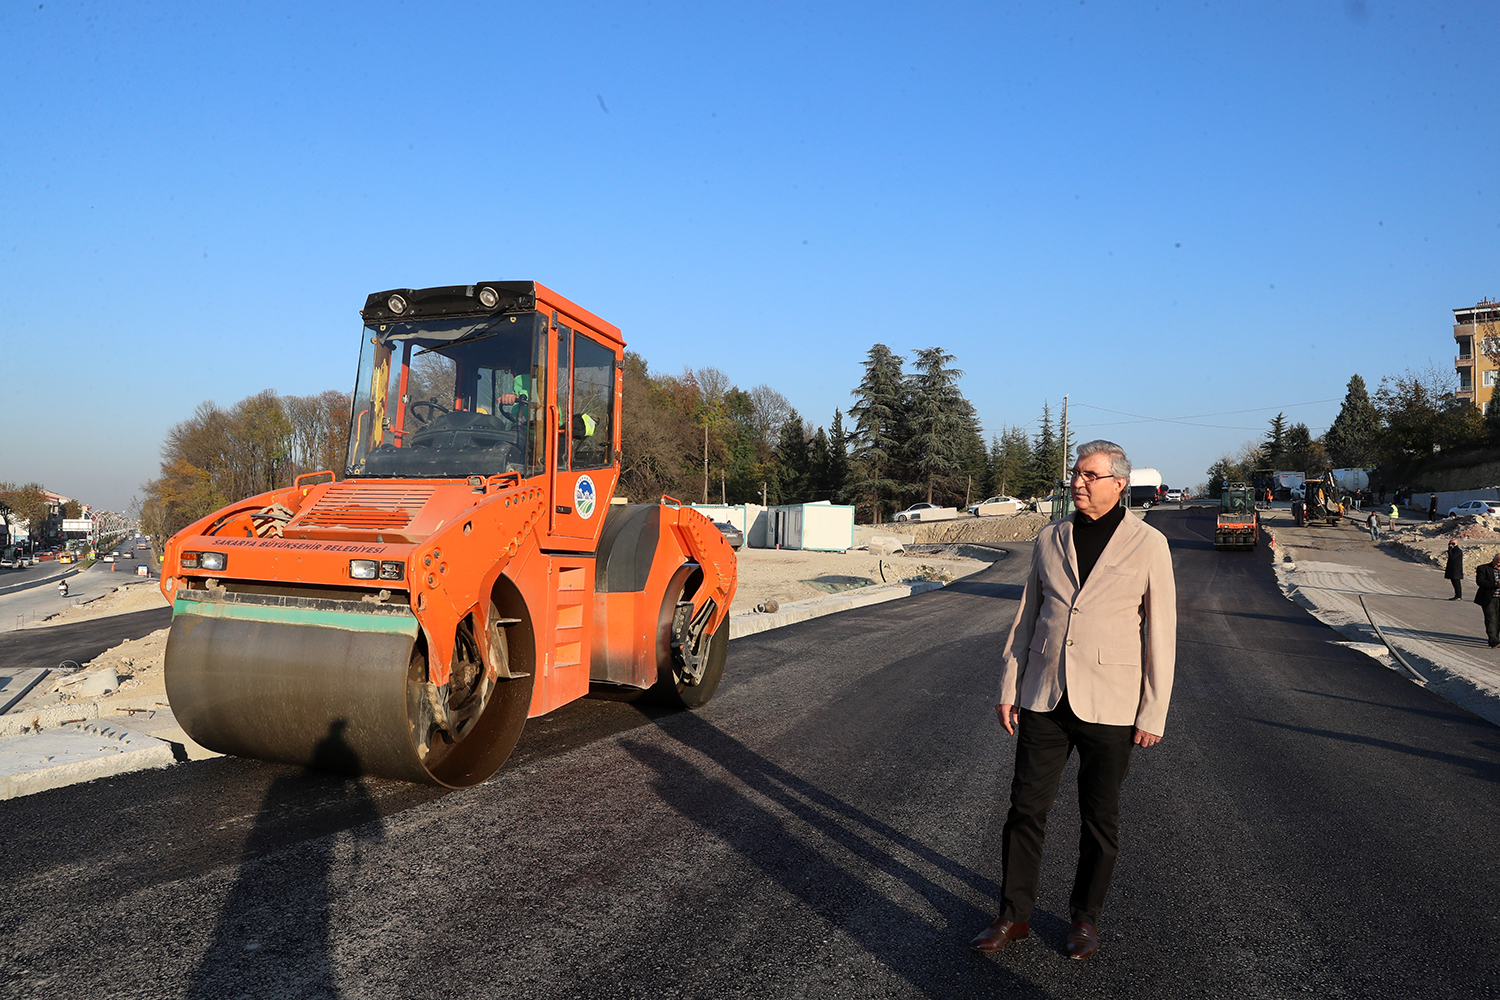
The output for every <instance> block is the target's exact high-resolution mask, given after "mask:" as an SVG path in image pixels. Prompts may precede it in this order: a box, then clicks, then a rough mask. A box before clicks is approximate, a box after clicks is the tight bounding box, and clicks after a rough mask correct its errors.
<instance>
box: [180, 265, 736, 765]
mask: <svg viewBox="0 0 1500 1000" xmlns="http://www.w3.org/2000/svg"><path fill="white" fill-rule="evenodd" d="M361 316H362V317H363V320H364V323H363V330H362V331H361V339H360V353H359V374H358V376H357V379H356V384H355V388H354V398H353V406H352V412H351V415H350V422H349V446H348V459H347V461H346V463H345V467H344V470H343V476H342V478H338V477H336V476H335V475H334V474H333V473H332V472H320V473H314V474H311V475H305V476H299V477H298V478H297V480H296V481H295V482H294V483H292V484H291V486H289V487H288V488H286V489H280V490H274V491H272V492H269V493H264V494H261V495H259V496H254V497H250V498H248V499H245V500H242V501H240V502H239V503H235V504H232V505H230V506H228V507H226V508H224V509H223V510H221V511H219V512H217V513H215V514H213V515H211V516H209V517H206V518H203V519H202V520H200V521H198V522H196V523H194V524H192V525H189V526H188V527H187V528H185V529H183V530H182V531H181V532H179V533H178V534H177V535H176V536H174V537H173V538H172V539H171V541H170V542H168V543H167V545H166V553H165V556H164V559H163V562H162V573H161V589H162V593H163V594H165V595H166V597H167V599H168V600H169V601H171V603H172V627H171V632H170V634H169V638H168V641H167V654H166V683H167V695H168V699H169V701H170V702H171V706H172V711H173V712H174V714H175V715H176V716H177V719H178V721H179V723H180V724H181V725H182V727H183V729H184V730H186V732H187V733H188V735H190V736H191V737H192V738H193V739H194V740H196V741H197V742H199V743H201V744H202V745H203V746H205V747H207V748H209V749H211V750H216V751H219V752H221V753H226V754H235V755H239V756H244V757H254V758H258V759H262V760H271V761H280V762H283V763H287V764H296V765H303V766H308V767H317V768H323V769H330V770H342V771H352V772H355V773H364V774H375V775H381V776H385V777H390V778H399V779H404V780H408V781H416V782H425V783H429V784H436V785H444V786H448V787H464V786H468V785H473V784H476V783H478V782H480V781H483V780H484V779H485V778H487V777H489V776H490V775H491V774H493V773H494V771H495V770H496V769H497V768H498V767H500V765H501V764H503V763H504V762H505V759H506V758H507V757H508V756H509V755H510V752H511V750H512V749H513V748H514V747H515V745H516V741H517V740H518V739H519V737H520V734H521V729H522V727H523V726H524V725H525V722H526V719H527V718H529V717H533V716H538V715H542V714H544V713H546V712H550V711H552V710H553V709H555V708H558V707H559V706H561V705H565V704H567V703H568V702H570V701H573V700H574V699H576V698H580V697H582V696H583V695H585V694H587V693H588V692H589V690H590V687H591V686H593V687H595V688H596V689H612V690H614V691H617V692H618V691H626V692H636V691H642V692H644V691H655V692H657V693H659V694H660V695H662V696H663V697H665V698H666V699H667V700H669V701H670V702H673V703H675V704H676V705H678V706H681V707H684V708H697V707H699V706H702V705H704V704H706V703H707V702H708V701H709V699H710V698H712V697H713V694H714V691H715V689H716V688H717V687H718V685H719V681H720V678H721V677H722V676H723V672H724V665H725V660H726V658H727V655H728V647H729V628H728V624H727V618H728V613H729V603H730V600H731V599H732V598H733V596H734V588H735V554H734V550H733V549H732V548H731V547H730V546H729V544H728V543H727V542H726V541H725V539H724V537H723V536H722V535H721V534H720V533H719V531H718V529H717V528H715V527H714V525H713V523H712V522H711V521H710V520H709V519H708V518H706V517H704V516H703V515H702V514H699V513H698V512H697V511H694V510H692V509H690V508H687V507H684V506H682V505H681V504H679V503H678V502H676V501H674V500H672V499H671V498H670V497H663V498H662V499H661V502H659V503H651V504H625V503H614V502H613V497H614V490H615V484H616V482H617V481H618V479H619V475H620V419H621V397H622V383H623V371H622V369H623V358H624V349H625V342H624V340H622V339H621V336H620V331H619V330H618V329H617V328H616V327H614V326H612V325H610V324H609V323H606V322H604V321H603V320H601V319H600V318H599V317H597V316H595V315H593V314H592V313H590V312H588V311H587V310H584V309H582V308H580V307H578V306H577V305H575V304H573V303H572V302H570V301H568V300H567V299H565V298H563V297H562V296H561V295H558V294H557V293H556V292H553V291H552V290H550V289H548V288H546V287H544V286H542V285H540V284H537V283H536V282H532V281H488V282H479V283H477V284H473V285H452V286H445V287H440V288H396V289H390V290H388V291H383V292H377V293H375V294H373V295H371V296H369V298H368V299H367V300H366V301H365V306H364V309H363V310H362V311H361Z"/></svg>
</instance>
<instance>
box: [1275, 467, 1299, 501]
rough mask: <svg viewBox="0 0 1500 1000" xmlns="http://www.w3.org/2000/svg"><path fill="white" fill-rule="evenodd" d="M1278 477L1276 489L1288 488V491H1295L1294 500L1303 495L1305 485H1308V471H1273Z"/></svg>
mask: <svg viewBox="0 0 1500 1000" xmlns="http://www.w3.org/2000/svg"><path fill="white" fill-rule="evenodd" d="M1272 475H1273V476H1275V478H1276V489H1277V490H1278V491H1279V490H1286V491H1287V492H1288V493H1292V492H1295V493H1296V494H1297V496H1295V497H1293V498H1292V499H1294V500H1299V499H1301V497H1302V491H1303V487H1304V486H1306V485H1307V473H1305V472H1276V473H1272Z"/></svg>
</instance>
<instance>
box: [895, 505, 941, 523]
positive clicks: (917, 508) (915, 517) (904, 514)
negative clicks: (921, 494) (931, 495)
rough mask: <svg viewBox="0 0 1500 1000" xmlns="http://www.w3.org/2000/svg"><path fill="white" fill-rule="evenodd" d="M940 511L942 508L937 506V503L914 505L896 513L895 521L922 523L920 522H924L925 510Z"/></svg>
mask: <svg viewBox="0 0 1500 1000" xmlns="http://www.w3.org/2000/svg"><path fill="white" fill-rule="evenodd" d="M939 509H941V508H939V507H938V505H937V504H935V503H914V504H912V505H911V506H910V507H908V508H906V509H905V510H903V511H898V512H897V513H896V517H895V520H897V521H920V520H922V511H924V510H939Z"/></svg>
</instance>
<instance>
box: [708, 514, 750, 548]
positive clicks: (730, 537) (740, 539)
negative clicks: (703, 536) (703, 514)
mask: <svg viewBox="0 0 1500 1000" xmlns="http://www.w3.org/2000/svg"><path fill="white" fill-rule="evenodd" d="M714 527H715V528H718V529H719V533H720V534H722V535H723V536H724V540H725V541H726V542H728V543H729V547H730V548H732V549H734V550H735V551H736V552H738V551H739V550H740V549H742V548H744V547H745V533H744V532H743V531H741V530H740V529H739V528H736V527H735V526H734V525H732V524H730V523H729V522H728V521H715V522H714Z"/></svg>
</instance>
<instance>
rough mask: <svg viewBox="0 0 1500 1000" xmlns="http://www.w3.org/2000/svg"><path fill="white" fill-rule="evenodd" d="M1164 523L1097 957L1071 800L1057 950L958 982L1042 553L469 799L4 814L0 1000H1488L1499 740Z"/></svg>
mask: <svg viewBox="0 0 1500 1000" xmlns="http://www.w3.org/2000/svg"><path fill="white" fill-rule="evenodd" d="M1151 522H1152V523H1153V524H1156V525H1157V526H1158V527H1160V528H1162V530H1164V531H1165V532H1166V533H1167V534H1168V537H1169V538H1170V539H1171V540H1172V544H1173V551H1174V560H1175V565H1176V569H1177V580H1178V587H1179V608H1180V629H1179V646H1178V650H1179V661H1178V675H1177V685H1176V690H1175V693H1174V697H1173V707H1172V712H1171V716H1170V718H1169V720H1168V726H1167V732H1166V734H1165V740H1164V741H1163V743H1162V744H1161V745H1160V746H1159V747H1156V748H1153V749H1152V750H1149V751H1138V752H1137V754H1136V755H1135V759H1134V762H1133V764H1132V772H1131V775H1130V778H1129V780H1128V782H1127V785H1126V793H1125V805H1124V816H1123V822H1122V839H1123V844H1122V853H1121V859H1120V866H1119V868H1118V870H1117V873H1116V879H1115V884H1114V888H1113V890H1112V892H1111V896H1110V899H1109V902H1108V904H1107V906H1106V910H1105V914H1104V919H1103V921H1102V924H1101V931H1102V938H1103V950H1102V951H1101V952H1100V954H1099V955H1098V956H1097V958H1095V959H1093V960H1090V961H1088V962H1084V963H1072V962H1069V961H1068V960H1066V959H1065V958H1063V957H1062V955H1061V954H1060V947H1061V944H1062V938H1063V935H1064V933H1065V932H1066V920H1067V895H1068V889H1069V886H1070V883H1071V873H1072V865H1073V861H1074V858H1075V853H1074V851H1075V848H1074V842H1075V840H1076V831H1077V826H1076V824H1077V812H1076V808H1075V805H1074V802H1073V797H1072V795H1071V794H1070V792H1069V791H1068V788H1067V786H1066V785H1065V787H1064V792H1063V794H1062V795H1061V796H1060V798H1059V801H1058V805H1057V807H1056V809H1055V810H1054V814H1053V818H1052V823H1051V829H1052V833H1053V835H1052V837H1051V839H1050V840H1049V843H1048V855H1047V861H1046V864H1045V869H1044V873H1043V879H1044V882H1043V890H1042V896H1041V899H1040V902H1039V907H1040V909H1039V911H1038V913H1037V914H1036V916H1035V919H1034V921H1033V927H1034V933H1033V936H1032V938H1030V939H1028V940H1025V941H1022V942H1020V943H1018V944H1016V945H1013V946H1012V947H1010V948H1008V949H1007V950H1006V951H1004V952H1003V953H1001V954H1000V955H998V956H994V957H991V958H985V957H980V956H977V955H974V954H972V953H971V952H969V951H968V949H967V948H966V943H967V941H968V938H969V937H970V936H972V935H973V934H974V933H975V932H977V931H978V930H979V929H980V928H982V927H983V926H984V925H985V924H986V923H987V922H988V921H989V919H990V918H991V916H992V915H993V913H994V909H995V906H996V905H997V903H996V897H997V895H998V884H997V883H998V856H999V831H1000V825H1001V823H1002V822H1003V819H1004V811H1005V804H1006V798H1007V791H1008V784H1009V778H1010V768H1011V762H1012V742H1011V740H1010V738H1008V737H1007V736H1006V735H1005V734H1004V732H1003V730H1001V729H1000V727H999V725H998V724H997V723H996V721H995V716H994V710H993V707H992V704H991V703H992V699H993V690H994V681H995V676H996V656H997V654H998V648H999V644H1000V642H1001V641H1002V640H1003V638H1004V633H1005V630H1006V629H1007V628H1008V627H1009V624H1010V621H1011V618H1012V617H1013V615H1014V613H1015V607H1016V600H1017V598H1018V597H1019V595H1020V585H1021V582H1022V581H1023V579H1024V574H1025V571H1026V566H1027V560H1028V559H1029V545H1026V544H1019V545H1009V546H1007V547H1008V548H1009V549H1010V557H1009V558H1007V559H1005V560H1003V561H1001V562H999V563H997V564H995V565H994V566H993V567H991V568H990V569H988V570H986V571H985V572H983V573H980V574H978V575H976V576H974V577H970V578H968V579H966V580H963V581H960V582H959V583H957V584H955V585H953V586H950V587H948V588H945V589H944V590H941V591H937V592H933V593H931V594H926V595H922V596H919V597H914V598H910V599H908V600H903V601H899V602H893V603H889V604H884V605H879V606H876V607H873V608H867V609H862V610H858V611H852V612H847V613H844V614H839V615H834V616H830V617H827V618H822V619H816V620H813V621H810V622H805V623H802V624H800V625H795V626H791V627H788V628H783V629H779V630H776V631H772V632H767V633H762V634H760V635H756V636H751V637H747V638H745V639H741V640H736V641H735V642H734V643H733V644H732V645H731V649H730V667H729V670H730V672H729V674H728V676H727V678H726V681H725V683H724V685H723V686H722V687H721V688H720V691H719V695H718V697H717V698H716V699H715V700H714V701H713V702H712V703H711V704H710V705H709V706H707V707H706V708H705V709H704V710H703V711H701V712H699V713H696V714H686V713H664V712H661V711H658V710H654V709H650V708H649V707H646V706H640V705H637V704H631V703H625V702H616V701H604V700H589V701H585V702H582V703H579V704H575V705H571V706H568V707H565V708H564V709H562V710H560V711H558V712H555V713H553V714H552V715H550V716H547V717H544V718H542V719H536V720H532V721H531V722H530V723H529V724H528V729H527V733H526V735H525V736H524V737H523V739H522V742H521V745H520V746H519V747H518V749H517V752H516V754H515V755H514V757H513V758H512V760H511V762H510V763H509V764H507V766H506V767H505V769H503V770H502V771H501V772H500V773H499V774H498V775H496V776H495V777H494V778H492V779H491V780H490V781H488V782H486V783H485V784H483V785H481V786H480V787H478V788H474V789H470V790H466V791H460V792H451V793H446V794H444V793H440V792H439V791H437V790H434V789H427V788H418V787H414V786H408V785H401V784H398V783H394V782H388V781H376V780H364V781H359V780H352V779H341V778H338V777H330V776H323V775H312V774H307V773H304V772H300V771H297V770H295V769H291V768H286V767H280V766H274V765H269V764H262V763H258V762H254V761H243V760H235V759H218V760H213V761H206V762H198V763H190V764H182V765H178V766H175V767H172V768H169V769H166V770H163V771H155V772H141V773H136V774H131V775H125V776H121V777H118V778H110V779H103V780H100V781H96V782H92V783H90V784H88V785H83V786H76V787H73V788H67V789H59V790H57V791H53V792H46V793H42V794H39V795H35V796H31V797H28V798H23V799H16V800H12V801H9V802H3V803H0V885H3V886H4V887H5V890H6V894H7V900H6V901H7V903H8V904H9V905H7V906H6V907H4V908H3V912H0V995H4V996H27V997H69V998H71V997H76V996H105V995H118V996H131V997H181V996H190V997H238V996H249V997H278V998H284V997H290V996H296V997H309V996H344V997H372V998H373V997H451V996H453V995H465V996H474V997H527V998H530V997H539V998H540V997H546V998H551V997H559V998H560V997H590V998H592V997H643V998H644V997H683V998H697V997H707V996H713V997H746V998H749V997H756V998H762V997H840V998H842V997H935V998H936V997H996V996H1000V997H1010V996H1015V997H1172V998H1178V997H1194V998H1197V997H1210V998H1212V997H1224V998H1230V997H1233V998H1242V997H1267V998H1272V997H1274V998H1282V997H1289V996H1304V995H1305V996H1313V997H1409V996H1421V997H1475V996H1486V995H1492V994H1493V993H1494V992H1495V989H1496V988H1495V985H1494V980H1495V977H1494V975H1493V966H1494V963H1493V959H1492V957H1491V952H1490V948H1491V942H1492V941H1493V940H1494V939H1495V938H1496V932H1497V930H1500V926H1497V924H1500V921H1497V918H1496V917H1495V916H1494V914H1493V908H1492V907H1491V906H1490V905H1489V904H1490V903H1491V901H1492V900H1493V898H1494V897H1495V896H1496V894H1497V890H1500V863H1497V861H1496V852H1495V851H1494V850H1493V847H1492V843H1493V840H1494V832H1495V830H1496V829H1497V826H1500V797H1497V795H1496V783H1497V780H1500V734H1497V731H1496V729H1495V727H1493V726H1491V725H1490V724H1488V723H1485V722H1483V721H1482V720H1479V719H1478V718H1476V717H1474V716H1471V715H1468V714H1467V713H1465V712H1463V711H1461V710H1458V709H1455V708H1453V707H1452V706H1450V705H1448V704H1447V703H1446V702H1443V701H1441V700H1439V699H1438V698H1436V697H1434V696H1432V695H1431V694H1429V693H1428V692H1425V691H1423V690H1421V689H1420V688H1418V687H1416V686H1414V685H1412V684H1410V683H1408V682H1406V681H1404V680H1402V679H1401V678H1400V677H1399V676H1397V675H1396V674H1394V673H1391V672H1390V671H1388V670H1386V669H1385V668H1383V667H1382V666H1380V665H1379V664H1377V663H1376V662H1374V661H1372V660H1370V659H1368V658H1366V657H1365V656H1363V655H1362V654H1359V653H1356V652H1352V651H1350V650H1348V649H1346V648H1344V647H1342V646H1339V645H1337V644H1336V641H1337V640H1338V638H1339V637H1338V636H1337V635H1336V634H1335V633H1334V632H1332V631H1331V630H1329V629H1327V628H1325V627H1324V626H1322V625H1320V624H1318V623H1317V622H1315V621H1313V620H1312V619H1310V618H1309V617H1307V616H1306V615H1305V614H1304V613H1303V612H1302V611H1301V610H1300V609H1298V608H1297V607H1296V606H1295V605H1293V604H1292V603H1291V602H1289V601H1287V600H1286V599H1284V598H1283V597H1281V596H1280V595H1279V593H1278V592H1277V590H1276V588H1275V585H1274V581H1273V580H1272V577H1271V573H1270V568H1269V566H1268V565H1267V555H1266V553H1265V552H1264V551H1263V550H1262V551H1260V552H1255V553H1221V552H1216V551H1214V549H1213V546H1212V542H1211V530H1212V529H1211V526H1210V522H1209V520H1208V513H1207V512H1198V511H1185V512H1180V511H1174V510H1168V511H1163V512H1160V513H1154V514H1152V515H1151ZM1071 777H1072V775H1071V771H1070V773H1069V775H1068V777H1067V780H1071Z"/></svg>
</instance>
